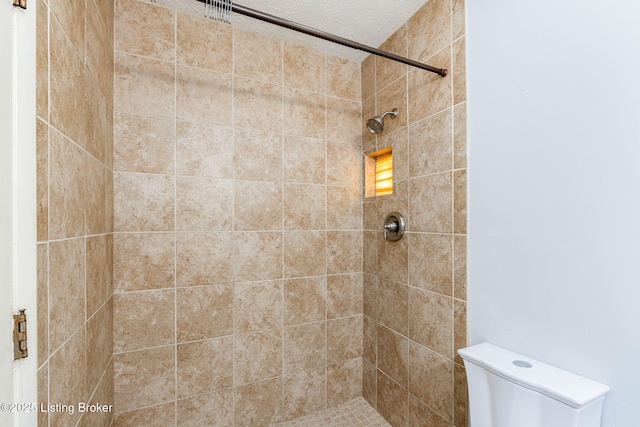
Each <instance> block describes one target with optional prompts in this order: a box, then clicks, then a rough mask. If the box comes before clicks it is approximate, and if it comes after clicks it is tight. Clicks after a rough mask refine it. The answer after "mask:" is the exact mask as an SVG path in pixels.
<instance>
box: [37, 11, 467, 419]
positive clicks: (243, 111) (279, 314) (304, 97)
mask: <svg viewBox="0 0 640 427" xmlns="http://www.w3.org/2000/svg"><path fill="white" fill-rule="evenodd" d="M37 6H38V23H37V28H38V111H37V113H38V197H39V215H38V219H39V221H38V240H39V245H38V254H39V276H38V277H39V288H38V301H39V318H40V319H46V321H44V322H43V321H41V322H40V323H39V330H38V336H39V346H40V351H39V354H38V359H39V364H40V366H41V367H40V369H39V376H38V378H39V396H40V400H41V401H48V402H50V403H57V402H66V401H68V400H70V399H71V400H73V401H76V402H79V401H92V402H100V403H106V404H113V405H114V411H113V412H111V413H107V414H84V415H83V414H79V413H75V414H63V413H62V414H58V413H56V414H41V417H40V425H43V426H46V425H51V426H63V425H64V426H66V425H76V424H77V423H80V424H79V425H83V426H84V425H86V426H99V425H104V426H109V425H116V426H146V425H150V426H151V425H153V426H164V425H166V426H189V425H197V426H205V425H235V426H249V425H256V426H266V425H269V424H271V423H276V422H282V421H288V420H291V419H294V418H297V417H300V416H304V415H307V414H310V413H313V412H316V411H319V410H323V409H325V408H327V407H333V406H336V405H340V404H343V403H345V402H348V401H350V400H352V399H354V398H356V397H359V396H364V397H365V399H366V400H367V401H368V402H369V403H370V404H371V405H372V406H373V407H374V408H376V409H377V410H378V412H379V413H381V414H382V415H383V416H384V417H385V418H386V419H387V420H388V421H389V422H390V423H391V424H392V425H394V426H401V425H416V426H417V425H438V426H439V425H442V426H451V425H455V426H464V425H466V403H465V402H466V384H465V378H464V370H463V368H462V364H461V361H460V360H459V359H457V358H455V357H454V350H455V349H457V348H460V347H462V346H464V345H465V344H466V315H465V313H466V281H465V270H466V258H465V253H466V237H465V235H466V129H465V122H466V118H465V102H466V90H465V84H464V82H465V63H464V6H463V4H462V3H461V2H460V1H459V0H454V1H452V0H446V1H444V0H431V1H430V2H428V3H427V4H426V5H425V6H424V7H423V8H422V9H421V10H420V11H419V12H418V13H417V14H416V15H415V16H414V17H413V18H411V19H410V20H409V21H407V23H406V24H405V25H404V26H403V27H402V28H400V29H399V30H398V31H397V32H396V33H395V34H394V35H393V36H392V37H391V38H390V39H389V40H388V41H387V42H385V44H384V45H383V46H382V47H383V48H384V49H387V50H389V51H392V52H394V53H398V54H401V55H406V56H409V57H411V58H414V59H418V60H420V61H425V62H429V63H433V64H437V65H438V66H442V67H445V68H448V69H449V70H450V73H449V75H448V76H447V77H445V78H441V77H438V76H432V75H429V74H428V73H426V72H424V71H421V70H414V69H409V68H408V67H407V66H405V65H398V64H395V63H391V62H389V61H387V60H382V59H379V58H374V57H369V58H368V59H366V60H365V61H364V62H363V63H362V64H360V63H356V62H352V61H348V60H345V59H342V58H339V57H335V56H331V55H328V54H325V53H322V52H319V51H315V50H312V49H310V48H307V47H303V46H299V45H294V44H291V43H289V42H286V41H281V40H277V39H273V38H269V37H266V36H262V35H258V34H254V33H250V32H246V31H243V30H240V29H234V28H233V27H231V26H227V25H224V24H221V23H216V22H213V21H209V20H205V19H204V18H200V17H194V16H191V15H186V14H182V13H177V12H175V11H172V10H169V9H165V8H162V7H160V6H157V5H152V4H149V3H145V2H141V1H138V0H117V1H116V2H115V5H114V4H113V2H112V1H109V0H86V1H85V2H71V3H68V2H61V1H60V0H48V1H47V2H45V1H43V0H38V5H37ZM81 29H84V31H82V30H81ZM427 60H428V61H427ZM393 107H397V108H398V109H399V111H400V114H399V115H398V117H397V118H396V119H395V120H392V121H391V120H389V121H387V122H386V123H385V126H386V129H385V131H384V132H383V133H381V134H380V135H378V136H377V137H376V136H375V135H372V134H369V133H368V131H366V128H364V121H365V120H366V118H368V117H371V116H374V115H376V114H379V113H381V112H382V111H386V110H389V109H391V108H393ZM388 146H392V147H393V155H394V174H395V175H394V180H395V189H394V194H393V195H392V196H383V197H381V198H378V199H376V198H364V196H363V194H364V192H363V184H362V183H363V158H364V157H363V154H370V153H372V152H375V151H377V150H379V149H382V148H385V147H388ZM391 211H399V212H401V213H403V215H405V217H406V218H407V225H408V230H407V234H406V235H405V237H404V238H403V239H402V240H400V241H399V242H396V243H389V242H386V241H384V240H383V239H382V237H381V234H382V233H381V225H382V220H383V219H384V216H385V215H386V214H387V213H388V212H391Z"/></svg>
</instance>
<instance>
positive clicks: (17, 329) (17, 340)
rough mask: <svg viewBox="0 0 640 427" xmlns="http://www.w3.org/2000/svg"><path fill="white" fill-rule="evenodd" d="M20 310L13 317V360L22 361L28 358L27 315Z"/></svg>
mask: <svg viewBox="0 0 640 427" xmlns="http://www.w3.org/2000/svg"><path fill="white" fill-rule="evenodd" d="M25 311H26V310H20V314H14V315H13V358H14V360H19V359H24V358H25V357H27V356H29V350H28V349H27V314H26V313H25Z"/></svg>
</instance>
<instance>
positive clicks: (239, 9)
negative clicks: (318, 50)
mask: <svg viewBox="0 0 640 427" xmlns="http://www.w3.org/2000/svg"><path fill="white" fill-rule="evenodd" d="M198 1H199V2H201V3H206V2H207V0H198ZM231 11H232V12H236V13H239V14H241V15H245V16H248V17H250V18H255V19H258V20H260V21H265V22H269V23H271V24H275V25H278V26H280V27H284V28H288V29H290V30H294V31H298V32H301V33H304V34H308V35H310V36H314V37H318V38H321V39H323V40H327V41H330V42H333V43H337V44H340V45H342V46H347V47H350V48H353V49H358V50H363V51H365V52H369V53H372V54H374V55H378V56H382V57H385V58H388V59H391V60H392V61H397V62H402V63H403V64H407V65H411V66H412V67H417V68H420V69H423V70H426V71H430V72H432V73H436V74H438V75H440V76H442V77H444V76H446V75H447V73H448V70H447V69H445V68H436V67H432V66H430V65H427V64H423V63H421V62H418V61H414V60H412V59H409V58H405V57H402V56H398V55H395V54H393V53H389V52H385V51H383V50H380V49H375V48H373V47H369V46H366V45H363V44H360V43H358V42H354V41H352V40H349V39H345V38H343V37H339V36H336V35H334V34H330V33H327V32H324V31H321V30H316V29H315V28H311V27H307V26H306V25H302V24H298V23H297V22H292V21H288V20H286V19H283V18H280V17H277V16H273V15H269V14H268V13H264V12H260V11H258V10H255V9H251V8H248V7H245V6H241V5H239V4H233V3H232V4H231Z"/></svg>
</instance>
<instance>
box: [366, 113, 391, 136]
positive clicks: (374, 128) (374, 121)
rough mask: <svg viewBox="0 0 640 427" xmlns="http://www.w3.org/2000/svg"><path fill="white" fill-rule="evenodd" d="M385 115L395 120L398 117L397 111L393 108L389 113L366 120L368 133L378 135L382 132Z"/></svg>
mask: <svg viewBox="0 0 640 427" xmlns="http://www.w3.org/2000/svg"><path fill="white" fill-rule="evenodd" d="M387 114H391V118H392V119H395V118H396V116H397V115H398V109H397V108H394V109H393V110H391V111H387V112H386V113H384V114H381V115H379V116H375V117H372V118H370V119H369V120H367V129H369V132H371V133H380V132H382V129H384V117H385V116H386V115H387Z"/></svg>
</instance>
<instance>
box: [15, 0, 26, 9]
mask: <svg viewBox="0 0 640 427" xmlns="http://www.w3.org/2000/svg"><path fill="white" fill-rule="evenodd" d="M13 5H14V6H18V7H21V8H23V9H26V8H27V0H13Z"/></svg>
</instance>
